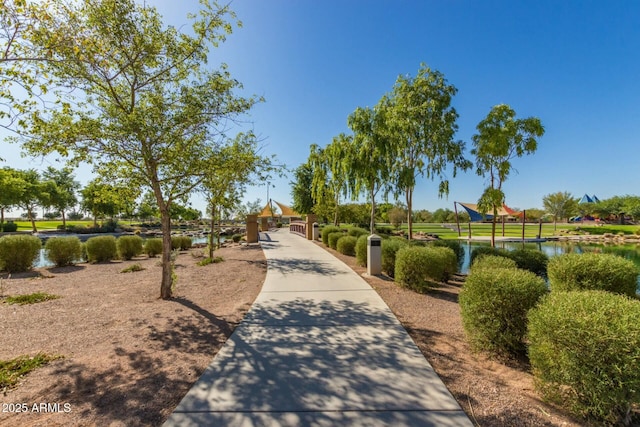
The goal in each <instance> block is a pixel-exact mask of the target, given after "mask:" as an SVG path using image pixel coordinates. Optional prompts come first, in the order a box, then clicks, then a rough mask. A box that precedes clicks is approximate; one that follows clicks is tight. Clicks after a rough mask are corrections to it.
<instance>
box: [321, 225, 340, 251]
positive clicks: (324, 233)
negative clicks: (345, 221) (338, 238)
mask: <svg viewBox="0 0 640 427" xmlns="http://www.w3.org/2000/svg"><path fill="white" fill-rule="evenodd" d="M336 231H340V227H336V226H335V225H326V226H325V227H324V228H323V229H322V230H321V231H320V235H321V237H322V243H324V245H325V246H329V234H331V233H334V232H336Z"/></svg>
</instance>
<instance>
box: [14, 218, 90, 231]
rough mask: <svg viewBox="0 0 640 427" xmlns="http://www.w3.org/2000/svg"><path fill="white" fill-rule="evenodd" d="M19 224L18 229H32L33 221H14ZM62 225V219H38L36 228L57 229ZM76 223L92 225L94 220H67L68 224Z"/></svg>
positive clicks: (82, 225)
mask: <svg viewBox="0 0 640 427" xmlns="http://www.w3.org/2000/svg"><path fill="white" fill-rule="evenodd" d="M14 222H15V223H16V224H17V225H18V231H31V221H14ZM59 225H62V221H61V220H51V221H49V220H46V221H45V220H40V221H36V228H37V229H38V231H42V230H57V229H58V226H59ZM70 225H75V226H80V227H84V226H87V225H88V226H92V225H93V221H92V220H82V221H67V226H70Z"/></svg>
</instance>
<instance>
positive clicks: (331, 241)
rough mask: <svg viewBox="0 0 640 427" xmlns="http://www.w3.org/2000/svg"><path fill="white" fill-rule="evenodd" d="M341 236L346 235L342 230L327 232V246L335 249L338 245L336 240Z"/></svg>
mask: <svg viewBox="0 0 640 427" xmlns="http://www.w3.org/2000/svg"><path fill="white" fill-rule="evenodd" d="M343 236H346V234H345V233H344V232H343V231H334V232H333V233H329V237H328V238H327V242H328V243H329V247H330V248H331V249H336V248H337V247H338V240H339V239H340V238H341V237H343Z"/></svg>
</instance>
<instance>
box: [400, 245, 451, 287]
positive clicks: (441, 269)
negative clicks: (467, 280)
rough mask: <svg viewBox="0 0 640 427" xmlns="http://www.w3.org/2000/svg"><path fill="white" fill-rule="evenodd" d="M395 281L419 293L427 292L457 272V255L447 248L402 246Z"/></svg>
mask: <svg viewBox="0 0 640 427" xmlns="http://www.w3.org/2000/svg"><path fill="white" fill-rule="evenodd" d="M395 262H396V266H395V271H394V276H395V281H396V282H397V283H399V284H400V285H402V286H405V287H407V288H409V289H413V290H415V291H417V292H426V291H428V290H429V289H431V288H433V287H434V286H437V284H438V283H439V282H442V281H444V280H447V278H448V277H449V275H451V274H452V273H454V272H455V271H456V270H457V267H458V262H457V259H456V255H455V253H453V250H451V249H450V248H445V247H440V248H436V247H430V246H427V247H422V246H414V245H405V246H402V247H401V248H400V249H399V250H398V251H397V252H396V260H395Z"/></svg>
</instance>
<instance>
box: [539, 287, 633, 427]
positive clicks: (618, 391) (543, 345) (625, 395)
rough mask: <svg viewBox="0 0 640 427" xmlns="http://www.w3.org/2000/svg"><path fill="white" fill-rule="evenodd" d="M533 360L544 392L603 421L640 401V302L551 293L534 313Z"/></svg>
mask: <svg viewBox="0 0 640 427" xmlns="http://www.w3.org/2000/svg"><path fill="white" fill-rule="evenodd" d="M528 336H529V359H530V361H531V366H532V369H533V374H534V378H535V383H536V387H537V388H538V389H539V390H540V391H541V392H542V394H543V396H544V397H545V398H546V399H548V400H551V401H554V402H558V403H561V404H562V405H564V406H565V407H567V408H568V409H570V410H571V411H572V412H574V413H576V414H579V415H582V416H587V417H593V418H595V419H597V420H599V421H600V422H602V423H603V424H626V425H628V423H629V421H630V420H629V418H628V416H629V413H630V410H631V408H632V407H633V406H636V407H637V405H638V404H640V369H639V365H638V364H639V361H640V301H638V300H637V299H631V298H628V297H626V296H623V295H617V294H613V293H610V292H605V291H579V292H551V294H550V295H548V296H547V297H545V298H544V299H543V300H542V302H541V303H540V304H539V305H538V306H537V307H536V308H534V309H533V310H531V312H530V314H529V335H528Z"/></svg>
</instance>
